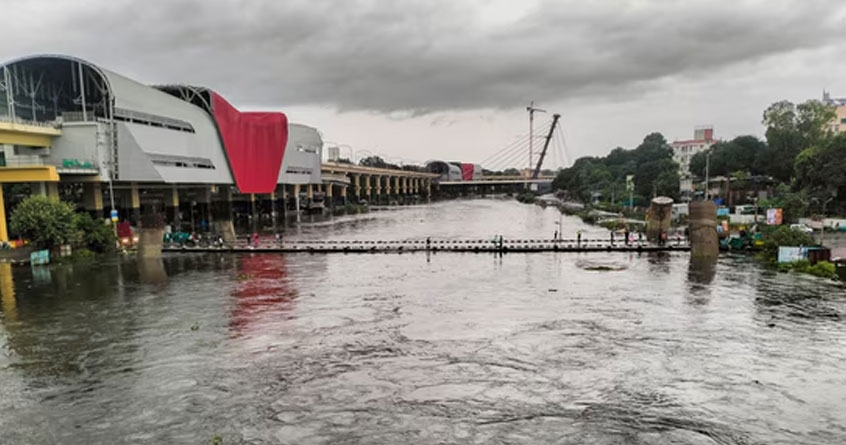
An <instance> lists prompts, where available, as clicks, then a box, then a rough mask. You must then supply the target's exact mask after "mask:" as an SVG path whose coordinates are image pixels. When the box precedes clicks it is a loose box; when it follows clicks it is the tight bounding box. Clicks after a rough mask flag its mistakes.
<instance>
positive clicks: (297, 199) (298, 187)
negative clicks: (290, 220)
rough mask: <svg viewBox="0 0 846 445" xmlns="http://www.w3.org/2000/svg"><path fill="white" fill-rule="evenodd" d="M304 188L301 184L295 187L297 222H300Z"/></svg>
mask: <svg viewBox="0 0 846 445" xmlns="http://www.w3.org/2000/svg"><path fill="white" fill-rule="evenodd" d="M301 187H302V186H300V185H299V184H296V185H294V211H295V212H296V215H297V221H299V220H300V189H301Z"/></svg>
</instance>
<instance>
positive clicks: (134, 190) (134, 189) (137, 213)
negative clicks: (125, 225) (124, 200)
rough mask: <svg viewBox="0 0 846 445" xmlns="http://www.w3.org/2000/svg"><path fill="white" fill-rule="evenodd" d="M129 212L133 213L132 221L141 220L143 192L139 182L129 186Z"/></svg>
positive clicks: (138, 221)
mask: <svg viewBox="0 0 846 445" xmlns="http://www.w3.org/2000/svg"><path fill="white" fill-rule="evenodd" d="M129 212H130V213H131V214H132V220H131V221H132V223H133V224H136V225H137V224H139V223H140V222H141V194H140V192H139V191H138V183H137V182H133V183H132V184H131V185H130V188H129Z"/></svg>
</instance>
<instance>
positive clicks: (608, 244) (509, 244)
mask: <svg viewBox="0 0 846 445" xmlns="http://www.w3.org/2000/svg"><path fill="white" fill-rule="evenodd" d="M163 250H164V251H167V252H186V253H187V252H231V253H260V252H268V253H297V252H305V253H403V252H465V253H535V252H672V251H678V252H686V251H689V250H690V245H689V243H688V242H687V240H686V239H679V240H675V241H674V242H668V243H667V244H665V245H658V244H654V243H648V242H630V243H626V242H624V241H622V240H619V241H612V240H610V239H608V238H603V239H598V238H591V239H581V240H579V239H523V238H521V239H504V238H503V239H499V238H497V239H460V240H457V239H431V238H426V239H412V240H283V241H281V242H274V241H269V242H268V241H264V242H260V243H258V245H247V244H246V243H242V244H240V245H236V246H221V247H214V246H193V247H188V246H166V247H165V248H164V249H163Z"/></svg>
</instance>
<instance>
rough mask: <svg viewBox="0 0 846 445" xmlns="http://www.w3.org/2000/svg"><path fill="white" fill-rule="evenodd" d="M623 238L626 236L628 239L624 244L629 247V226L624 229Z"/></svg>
mask: <svg viewBox="0 0 846 445" xmlns="http://www.w3.org/2000/svg"><path fill="white" fill-rule="evenodd" d="M623 236H625V237H626V239H625V241H624V242H625V243H626V245H627V246H628V245H629V226H626V227H625V228H624V229H623Z"/></svg>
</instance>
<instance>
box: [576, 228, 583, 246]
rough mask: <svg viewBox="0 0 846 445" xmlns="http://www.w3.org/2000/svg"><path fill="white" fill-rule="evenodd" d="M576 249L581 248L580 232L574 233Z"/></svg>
mask: <svg viewBox="0 0 846 445" xmlns="http://www.w3.org/2000/svg"><path fill="white" fill-rule="evenodd" d="M576 247H582V231H581V230H578V231H576Z"/></svg>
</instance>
